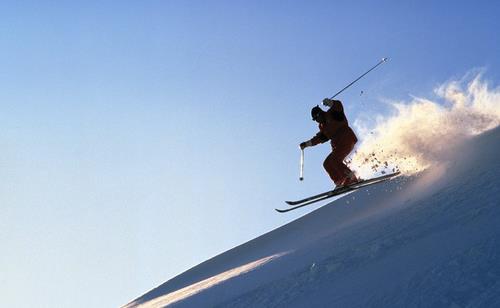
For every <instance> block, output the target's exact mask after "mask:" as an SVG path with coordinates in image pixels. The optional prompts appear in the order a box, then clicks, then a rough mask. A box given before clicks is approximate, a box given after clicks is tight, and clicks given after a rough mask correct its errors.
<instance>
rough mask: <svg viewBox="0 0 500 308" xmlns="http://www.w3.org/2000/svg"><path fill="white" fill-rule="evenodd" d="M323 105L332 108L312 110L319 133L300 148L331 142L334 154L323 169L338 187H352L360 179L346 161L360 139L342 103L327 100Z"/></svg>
mask: <svg viewBox="0 0 500 308" xmlns="http://www.w3.org/2000/svg"><path fill="white" fill-rule="evenodd" d="M323 104H324V105H325V106H328V107H330V108H329V109H328V110H327V111H323V110H322V109H321V108H320V107H319V106H316V107H314V108H312V110H311V116H312V119H313V120H314V121H316V122H318V124H319V132H318V133H317V134H316V135H315V136H314V137H312V138H311V139H310V140H308V141H305V142H302V143H301V144H300V148H301V149H305V148H307V147H310V146H315V145H318V144H320V143H325V142H327V141H328V140H330V144H331V145H332V152H331V153H330V154H329V155H328V156H327V157H326V159H325V161H324V162H323V167H324V168H325V170H326V172H327V173H328V175H329V176H330V178H331V179H332V180H333V182H334V183H335V186H336V187H343V186H348V185H352V184H354V183H356V182H358V181H359V179H358V178H357V177H356V175H355V174H354V172H353V171H352V170H351V169H349V167H348V166H347V165H346V164H345V163H344V159H345V158H346V157H347V155H349V153H351V151H352V150H353V149H354V145H355V144H356V142H358V138H357V137H356V134H355V133H354V131H353V130H352V129H351V128H350V127H349V123H348V122H347V118H346V116H345V113H344V106H342V102H341V101H339V100H333V99H328V98H325V99H324V100H323Z"/></svg>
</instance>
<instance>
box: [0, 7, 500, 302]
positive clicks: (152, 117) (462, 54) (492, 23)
mask: <svg viewBox="0 0 500 308" xmlns="http://www.w3.org/2000/svg"><path fill="white" fill-rule="evenodd" d="M499 12H500V5H499V4H495V3H493V2H491V1H476V2H474V3H472V2H465V1H440V2H439V4H438V3H435V2H434V1H379V2H371V1H367V2H362V1H361V2H360V1H358V2H352V1H335V2H333V1H291V2H287V3H286V4H285V3H284V2H278V1H273V2H270V1H252V2H248V1H214V2H206V1H140V2H137V1H134V2H132V1H128V2H117V1H108V2H104V3H103V2H97V1H95V2H85V3H84V4H83V3H82V4H77V3H75V2H66V1H51V2H44V3H41V2H35V1H22V2H9V1H8V2H2V4H0V37H2V39H1V40H0V67H1V70H0V84H1V91H0V147H1V148H2V151H1V154H0V172H1V174H2V178H3V181H2V182H1V184H0V209H1V215H0V234H1V235H0V238H1V243H2V247H3V252H2V254H1V256H0V272H2V275H1V278H0V279H1V281H2V284H3V285H4V286H5V287H4V288H3V290H2V291H1V300H0V301H1V302H0V304H1V306H5V307H9V306H10V307H14V306H15V307H28V306H35V305H36V306H38V307H57V306H59V307H68V306H71V307H89V306H93V307H110V306H118V305H120V304H125V303H126V302H127V301H128V300H131V299H132V298H134V297H136V296H138V295H140V294H141V293H142V292H145V291H147V290H149V289H150V288H152V287H154V286H156V285H157V284H160V283H161V282H163V281H165V280H167V279H170V278H172V277H173V276H175V275H177V274H179V273H180V272H182V271H184V270H187V269H189V268H190V267H192V266H193V265H196V264H198V263H200V262H202V261H204V260H206V259H207V258H209V257H212V256H214V255H216V254H218V253H221V252H223V251H225V250H227V249H229V248H232V247H234V246H236V245H238V244H241V243H243V242H245V241H247V240H249V239H252V238H254V237H256V236H258V235H260V234H262V233H264V232H266V231H270V230H272V229H274V228H276V227H278V226H280V225H283V224H284V223H286V222H289V221H291V220H293V219H295V218H297V217H298V216H300V215H302V214H304V213H305V212H307V210H304V211H303V212H298V213H295V214H291V215H278V214H276V213H275V212H274V210H273V209H274V208H275V207H277V206H281V205H282V201H283V200H284V199H288V198H293V197H298V196H303V195H307V194H311V193H315V192H318V191H322V190H325V189H328V188H329V187H330V185H331V184H330V183H329V180H328V178H327V177H326V175H325V174H324V171H323V170H322V167H321V163H322V161H323V158H324V156H326V154H327V153H328V151H329V149H328V146H327V145H325V146H322V147H317V148H314V149H311V150H310V151H308V152H307V153H306V170H305V171H306V174H305V176H306V180H305V181H304V182H303V183H299V181H298V162H299V151H298V144H299V143H300V142H301V141H304V140H306V139H308V138H310V137H311V136H312V135H313V134H314V133H315V132H316V127H315V125H314V123H313V122H312V121H311V120H310V116H309V110H310V108H311V107H312V106H314V105H316V104H319V103H320V101H321V99H322V98H324V97H329V96H331V95H333V94H334V93H335V92H337V91H338V90H339V89H341V88H342V87H343V86H345V85H346V84H347V83H349V82H350V81H351V80H353V79H354V78H356V77H357V76H358V75H360V74H361V73H362V72H364V71H365V70H366V69H368V68H369V67H371V66H372V65H374V64H375V63H377V62H378V61H379V60H380V59H381V58H382V57H389V58H390V60H389V62H388V63H387V64H384V65H383V66H381V67H380V68H378V69H377V70H376V71H374V72H372V73H370V75H368V76H366V77H365V78H364V79H362V80H361V81H360V82H359V83H357V84H356V85H355V86H353V87H352V88H350V89H349V90H347V91H346V92H345V93H343V94H342V95H341V96H339V98H340V99H342V100H343V101H344V103H345V106H346V110H347V115H348V117H349V118H350V119H352V121H354V120H355V119H358V118H368V119H370V116H372V117H373V116H374V115H375V114H384V113H387V112H389V111H388V107H387V105H386V104H385V103H384V102H383V100H384V99H401V100H405V99H408V98H409V96H410V95H417V96H424V97H429V96H432V95H433V92H432V91H433V89H434V87H436V86H437V85H439V84H440V83H443V82H446V81H447V80H450V79H454V78H461V77H462V76H463V75H465V74H466V73H467V72H469V71H470V70H474V69H477V68H483V69H485V76H486V78H487V79H489V80H491V81H493V83H494V84H496V85H497V84H498V82H499V80H500V73H499V72H500V60H499V59H498V55H499V54H500V44H499V43H498V29H500V21H499V20H498V13H499ZM361 91H363V95H360V93H361ZM26 294H29V296H27V297H26ZM21 297H22V298H23V300H21ZM75 302H76V303H75Z"/></svg>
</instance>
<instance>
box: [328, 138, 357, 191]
mask: <svg viewBox="0 0 500 308" xmlns="http://www.w3.org/2000/svg"><path fill="white" fill-rule="evenodd" d="M354 145H355V142H352V141H351V140H344V142H340V143H339V144H336V147H335V151H334V152H333V155H334V160H333V162H332V163H333V165H334V166H333V169H334V170H336V172H337V177H338V178H339V180H338V181H339V184H340V185H349V184H352V183H355V182H357V180H358V179H357V178H356V176H355V174H354V172H353V171H352V170H351V169H350V168H349V167H348V166H347V165H346V164H345V163H344V159H345V158H346V157H347V155H349V153H351V151H352V150H353V149H354Z"/></svg>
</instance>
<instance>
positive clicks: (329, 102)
mask: <svg viewBox="0 0 500 308" xmlns="http://www.w3.org/2000/svg"><path fill="white" fill-rule="evenodd" d="M323 105H324V106H328V107H332V106H333V101H332V100H331V99H329V98H325V99H323Z"/></svg>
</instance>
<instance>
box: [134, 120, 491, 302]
mask: <svg viewBox="0 0 500 308" xmlns="http://www.w3.org/2000/svg"><path fill="white" fill-rule="evenodd" d="M449 152H450V154H449V155H448V157H446V159H444V160H442V163H441V164H440V165H438V166H435V167H434V168H431V169H428V170H427V171H425V172H423V173H422V174H420V175H418V176H414V177H411V178H404V177H402V178H399V179H396V180H394V181H391V182H386V183H384V184H379V185H376V186H374V187H371V188H369V189H364V190H360V191H357V192H355V193H352V194H350V195H348V196H346V197H344V198H343V199H340V200H337V201H335V202H333V203H332V204H329V205H326V206H324V207H322V208H320V209H318V210H316V211H314V212H312V213H310V214H308V215H306V216H304V217H302V218H300V219H298V220H296V221H294V222H292V223H290V224H288V225H286V226H283V227H281V228H279V229H276V230H274V231H272V232H270V233H268V234H265V235H263V236H261V237H259V238H257V239H254V240H252V241H250V242H248V243H246V244H244V245H241V246H239V247H236V248H234V249H232V250H230V251H227V252H226V253H223V254H221V255H219V256H217V257H215V258H213V259H211V260H208V261H206V262H204V263H202V264H200V265H198V266H196V267H194V268H192V269H190V270H188V271H186V272H185V273H183V274H181V275H179V276H177V277H175V278H173V279H171V280H169V281H167V282H166V283H164V284H163V285H161V286H159V287H158V288H156V289H154V290H152V291H150V292H148V293H146V294H145V295H143V296H141V297H139V298H138V299H136V300H134V301H132V302H131V303H129V304H128V305H126V306H125V307H164V306H168V305H171V306H172V307H213V306H218V307H367V306H369V307H391V306H392V307H417V306H418V307H465V306H469V307H495V306H496V307H500V224H499V223H500V201H499V200H500V185H499V183H500V180H499V175H500V160H499V157H500V129H499V128H496V129H494V130H491V131H488V132H486V133H484V134H482V135H479V136H476V137H474V138H472V139H468V140H466V141H465V142H464V143H463V144H461V145H459V146H457V147H456V148H454V149H451V150H450V151H449ZM271 210H272V209H271V208H270V211H271ZM276 215H278V214H276Z"/></svg>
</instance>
